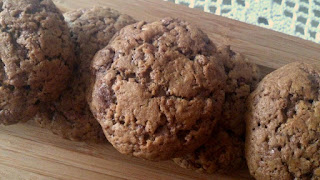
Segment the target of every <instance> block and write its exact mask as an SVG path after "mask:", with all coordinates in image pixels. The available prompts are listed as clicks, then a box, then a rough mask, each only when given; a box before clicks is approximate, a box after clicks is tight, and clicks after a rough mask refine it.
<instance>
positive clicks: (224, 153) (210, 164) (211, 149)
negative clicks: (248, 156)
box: [173, 127, 245, 173]
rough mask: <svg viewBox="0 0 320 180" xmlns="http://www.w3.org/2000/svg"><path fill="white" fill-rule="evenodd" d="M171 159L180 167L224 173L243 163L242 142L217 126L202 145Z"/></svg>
mask: <svg viewBox="0 0 320 180" xmlns="http://www.w3.org/2000/svg"><path fill="white" fill-rule="evenodd" d="M173 161H174V162H175V163H176V164H178V165H179V166H180V167H183V168H186V169H192V170H195V171H197V172H204V173H226V172H227V171H230V170H235V169H239V168H240V167H242V166H243V165H244V164H245V163H244V162H245V160H244V143H243V140H241V139H240V138H239V137H237V136H233V135H231V134H230V133H229V132H227V131H226V130H224V129H223V128H221V127H219V128H218V129H217V130H216V131H215V133H213V134H212V135H211V138H210V139H209V140H208V141H207V142H206V143H205V144H204V145H202V146H200V147H199V148H197V149H196V150H195V151H194V152H193V153H189V154H186V155H184V156H183V157H180V158H174V159H173Z"/></svg>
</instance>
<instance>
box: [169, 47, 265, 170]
mask: <svg viewBox="0 0 320 180" xmlns="http://www.w3.org/2000/svg"><path fill="white" fill-rule="evenodd" d="M218 55H219V59H220V60H221V61H223V63H224V67H225V71H226V74H227V77H228V78H227V85H226V88H225V102H224V104H223V110H222V116H221V118H220V120H219V124H218V127H219V128H218V130H217V131H213V133H212V135H211V137H210V139H209V140H208V141H207V142H206V143H205V144H203V145H202V146H200V147H199V148H198V149H196V150H195V151H194V152H193V153H190V154H186V155H184V156H182V157H179V158H175V159H173V160H174V162H175V163H176V164H178V165H180V166H181V167H183V168H187V169H193V170H196V171H198V172H205V173H215V172H218V173H226V172H229V171H231V170H236V169H239V168H241V167H243V166H244V164H245V158H244V132H245V122H244V114H245V112H246V100H247V98H248V96H249V94H250V93H251V92H252V91H253V90H254V88H255V86H256V84H257V83H258V81H259V79H260V78H259V69H258V67H257V66H256V65H254V64H251V63H249V62H247V61H246V60H245V59H244V57H243V56H241V55H240V54H238V53H235V52H233V51H232V50H231V49H230V47H229V46H228V47H223V48H220V49H219V51H218Z"/></svg>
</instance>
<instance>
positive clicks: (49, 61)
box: [0, 0, 74, 124]
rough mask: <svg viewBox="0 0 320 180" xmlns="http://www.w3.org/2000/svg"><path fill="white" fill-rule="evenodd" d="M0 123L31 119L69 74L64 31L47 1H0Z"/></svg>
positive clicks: (69, 53) (57, 92)
mask: <svg viewBox="0 0 320 180" xmlns="http://www.w3.org/2000/svg"><path fill="white" fill-rule="evenodd" d="M0 6H1V9H0V17H1V23H0V28H1V32H0V124H13V123H17V122H19V121H26V120H29V119H30V118H32V116H34V115H35V113H36V112H37V110H38V108H39V105H40V104H42V103H46V102H50V101H53V100H55V99H57V98H58V96H59V95H60V93H61V91H63V90H64V89H65V87H66V84H67V82H68V80H69V76H70V74H71V69H72V63H73V58H74V54H73V50H72V43H71V40H70V35H69V31H68V28H67V25H66V23H65V22H64V18H63V16H62V14H61V13H60V11H59V10H58V9H57V8H56V7H55V5H54V4H53V2H52V1H51V0H24V1H18V0H1V1H0Z"/></svg>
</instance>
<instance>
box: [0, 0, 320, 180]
mask: <svg viewBox="0 0 320 180" xmlns="http://www.w3.org/2000/svg"><path fill="white" fill-rule="evenodd" d="M55 3H56V4H57V6H58V7H59V8H60V9H61V10H62V11H64V12H65V11H69V10H71V9H76V8H82V7H92V6H94V5H96V6H108V7H111V8H114V9H116V10H118V11H120V12H122V13H127V14H129V15H131V16H133V17H134V18H136V19H138V20H146V21H153V20H158V19H160V18H162V17H166V16H172V17H179V18H182V19H185V20H188V21H189V22H191V23H192V24H195V25H197V26H198V27H199V28H201V29H202V30H203V31H204V32H206V33H208V35H209V37H210V38H211V39H212V40H213V41H214V42H215V43H217V44H218V45H222V44H230V45H231V48H232V49H233V50H235V51H238V52H241V53H243V54H244V55H245V56H246V57H247V58H248V59H249V61H251V62H254V63H256V64H258V65H259V66H260V67H261V68H262V71H263V73H264V74H266V73H268V72H270V71H272V70H273V69H275V68H279V67H281V66H283V65H285V64H287V63H290V62H294V61H304V62H308V63H316V64H320V62H319V57H320V47H319V45H318V44H315V43H312V42H310V41H306V40H302V39H300V38H295V37H292V36H288V35H285V34H281V33H278V32H274V31H271V30H267V29H263V28H260V27H257V26H253V25H248V24H245V23H241V22H238V21H235V20H231V19H227V18H224V17H220V16H216V15H213V14H208V13H205V12H203V11H201V10H197V9H190V8H187V7H185V6H180V5H175V4H173V3H169V2H164V1H160V0H117V1H115V0H77V3H74V0H55ZM215 178H216V179H250V176H249V174H248V172H247V170H239V171H237V172H232V173H230V174H228V175H220V174H213V175H206V174H198V173H196V172H193V171H190V170H186V169H182V168H180V167H179V166H177V165H175V164H174V163H173V162H171V161H164V162H150V161H145V160H141V159H137V158H132V157H128V156H124V155H121V154H120V153H118V152H117V151H116V150H114V148H113V147H112V146H111V145H110V144H90V143H89V144H88V143H84V142H72V141H68V140H64V139H61V138H59V137H58V136H56V135H53V134H52V133H51V132H49V131H47V130H45V129H41V128H39V127H37V126H35V125H34V124H33V123H32V122H29V123H27V124H18V125H13V126H7V127H5V126H0V179H32V180H33V179H68V180H69V179H77V180H80V179H215Z"/></svg>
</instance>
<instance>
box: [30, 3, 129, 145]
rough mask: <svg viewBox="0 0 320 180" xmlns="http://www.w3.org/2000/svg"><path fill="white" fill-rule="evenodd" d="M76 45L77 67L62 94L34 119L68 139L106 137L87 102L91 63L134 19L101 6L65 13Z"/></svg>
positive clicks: (98, 140) (84, 139)
mask: <svg viewBox="0 0 320 180" xmlns="http://www.w3.org/2000/svg"><path fill="white" fill-rule="evenodd" d="M64 17H65V19H66V21H67V22H68V25H69V27H70V31H71V37H72V40H73V42H74V44H75V52H76V58H77V61H76V69H75V70H74V72H73V79H72V82H71V83H70V85H69V86H68V88H67V90H66V91H65V92H64V93H63V94H62V95H61V97H60V98H59V99H58V100H57V101H56V102H55V103H54V104H52V105H51V106H50V108H49V109H45V111H44V112H42V113H41V114H38V117H37V118H36V121H37V122H38V123H40V124H41V125H42V126H45V127H48V128H50V129H51V130H52V131H53V132H54V133H56V134H58V135H60V136H62V137H64V138H67V139H71V140H78V141H96V142H100V141H104V140H106V138H105V136H104V134H103V131H102V129H101V126H100V124H99V123H98V122H97V120H96V119H95V118H94V117H93V115H92V113H91V111H90V109H89V106H88V104H87V101H86V90H87V86H88V82H89V80H90V78H91V77H90V75H91V74H90V64H91V60H92V58H93V56H94V54H95V53H96V52H97V51H98V50H100V49H102V48H104V47H105V46H106V45H107V44H108V43H109V41H110V39H111V38H112V37H113V35H114V34H115V33H116V32H118V31H119V30H120V29H121V28H123V27H124V26H126V25H128V24H132V23H134V22H135V21H134V20H133V19H132V18H131V17H130V16H127V15H123V14H120V13H119V12H117V11H115V10H112V9H109V8H104V7H95V8H90V9H79V10H75V11H71V12H68V13H65V14H64Z"/></svg>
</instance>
